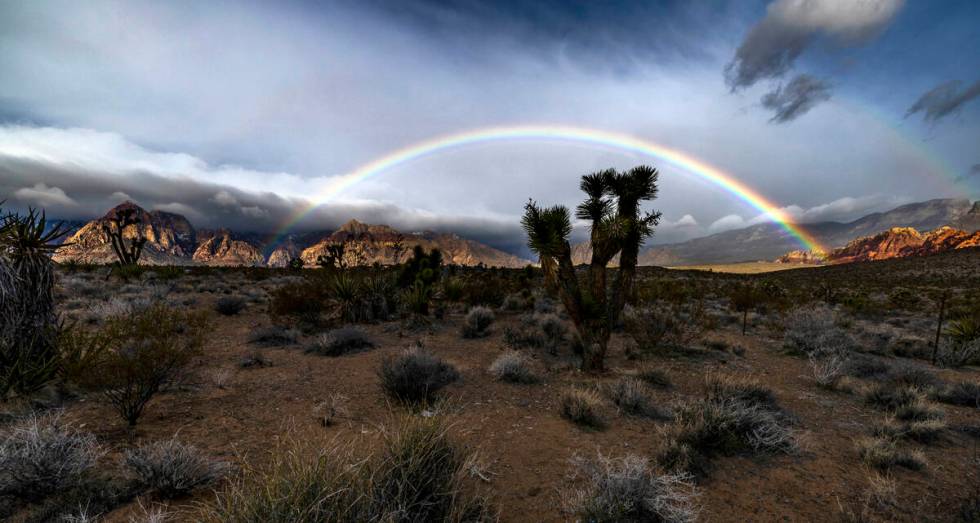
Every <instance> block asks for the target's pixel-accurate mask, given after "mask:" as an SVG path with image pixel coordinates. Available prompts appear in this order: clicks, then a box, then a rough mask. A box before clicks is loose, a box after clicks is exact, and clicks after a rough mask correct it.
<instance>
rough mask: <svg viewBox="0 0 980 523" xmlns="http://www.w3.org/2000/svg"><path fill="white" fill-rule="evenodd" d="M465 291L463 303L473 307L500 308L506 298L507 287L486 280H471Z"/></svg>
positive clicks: (465, 286)
mask: <svg viewBox="0 0 980 523" xmlns="http://www.w3.org/2000/svg"><path fill="white" fill-rule="evenodd" d="M463 289H464V290H463V301H464V302H466V304H468V305H470V306H473V307H475V306H478V305H480V306H484V307H500V306H501V305H502V304H503V303H504V298H505V296H506V287H505V286H504V285H502V284H501V282H499V281H493V280H488V279H485V278H471V279H470V280H468V281H467V282H466V285H464V287H463Z"/></svg>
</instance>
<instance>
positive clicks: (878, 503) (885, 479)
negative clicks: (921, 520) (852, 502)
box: [838, 471, 898, 523]
mask: <svg viewBox="0 0 980 523" xmlns="http://www.w3.org/2000/svg"><path fill="white" fill-rule="evenodd" d="M897 491H898V484H897V482H896V481H895V480H894V479H893V478H891V477H890V476H887V475H884V474H880V473H878V472H874V471H872V472H871V473H869V474H868V488H867V489H866V490H865V492H864V497H863V503H862V504H861V507H860V511H855V510H853V509H851V508H850V507H844V506H843V505H840V503H839V501H838V505H839V506H840V511H839V513H838V519H839V520H840V521H841V523H866V522H871V521H877V519H875V518H874V516H875V515H876V514H882V515H883V517H884V518H885V520H886V521H887V520H891V519H895V518H894V515H893V514H894V511H895V509H897V507H898V500H897V496H896V493H897Z"/></svg>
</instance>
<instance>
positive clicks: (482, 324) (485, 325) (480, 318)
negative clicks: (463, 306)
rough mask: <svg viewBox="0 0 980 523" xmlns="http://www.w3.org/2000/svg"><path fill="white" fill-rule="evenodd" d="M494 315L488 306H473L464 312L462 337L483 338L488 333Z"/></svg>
mask: <svg viewBox="0 0 980 523" xmlns="http://www.w3.org/2000/svg"><path fill="white" fill-rule="evenodd" d="M494 319H495V317H494V315H493V310H491V309H490V308H488V307H479V306H477V307H473V308H472V309H470V312H468V313H466V320H464V322H463V337H464V338H484V337H486V336H489V335H490V326H491V325H493V321H494Z"/></svg>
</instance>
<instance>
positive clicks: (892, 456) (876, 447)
mask: <svg viewBox="0 0 980 523" xmlns="http://www.w3.org/2000/svg"><path fill="white" fill-rule="evenodd" d="M857 451H858V455H860V456H861V459H862V460H863V461H864V462H865V463H866V464H868V465H869V466H872V467H875V468H878V469H887V468H891V467H894V466H900V467H905V468H907V469H910V470H921V469H922V468H924V467H925V466H926V459H925V456H924V455H923V454H922V452H919V451H918V450H908V449H904V448H902V447H899V446H898V443H897V442H896V441H895V440H894V439H891V438H886V437H880V436H876V437H869V438H861V439H859V440H858V441H857Z"/></svg>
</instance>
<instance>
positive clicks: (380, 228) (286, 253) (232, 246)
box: [54, 202, 530, 268]
mask: <svg viewBox="0 0 980 523" xmlns="http://www.w3.org/2000/svg"><path fill="white" fill-rule="evenodd" d="M123 209H132V210H133V211H134V213H135V215H136V216H137V217H138V218H139V220H140V224H139V226H138V227H139V228H138V230H137V229H136V228H133V227H130V228H127V229H126V231H125V236H126V237H127V238H133V237H136V235H137V234H139V235H142V237H144V238H146V240H147V241H146V244H145V245H144V247H143V254H142V257H141V258H140V261H141V263H145V264H148V265H211V266H255V267H262V266H268V267H285V266H287V265H288V264H289V262H290V260H292V259H293V258H300V259H302V260H303V262H304V265H306V266H316V265H317V260H318V258H319V257H320V256H322V255H325V254H326V253H327V252H328V246H329V245H332V244H339V243H344V244H345V246H346V249H345V254H344V258H345V260H346V261H347V262H348V263H349V264H363V265H371V264H374V263H380V264H382V265H386V264H393V263H400V262H403V261H405V260H406V259H408V258H409V257H410V256H411V252H412V249H413V248H414V247H415V246H416V245H418V246H421V247H422V248H423V249H425V250H430V249H434V248H437V249H439V250H441V251H442V254H443V260H444V261H445V262H446V263H449V264H454V265H478V264H481V263H482V264H484V265H487V266H496V267H512V268H517V267H523V266H525V265H527V264H528V263H530V262H529V261H528V260H524V259H521V258H519V257H517V256H514V255H512V254H508V253H506V252H503V251H500V250H498V249H494V248H493V247H490V246H487V245H484V244H482V243H479V242H476V241H473V240H468V239H465V238H461V237H460V236H458V235H455V234H445V233H435V232H429V231H425V232H412V233H402V232H399V231H397V230H395V229H393V228H391V227H389V226H387V225H369V224H364V223H360V222H358V221H356V220H351V221H349V222H347V223H345V224H344V225H342V226H341V227H340V228H339V229H337V230H335V231H319V232H309V233H303V234H294V235H288V236H285V237H284V238H281V239H274V240H270V239H269V238H267V237H263V236H262V235H259V234H254V233H242V232H236V231H231V230H228V229H217V230H210V229H195V228H194V226H193V225H192V224H191V223H190V221H189V220H188V219H187V218H185V217H184V216H182V215H180V214H175V213H170V212H165V211H147V210H145V209H143V208H142V207H139V206H138V205H136V204H134V203H132V202H124V203H122V204H120V205H118V206H116V207H114V208H112V209H111V210H109V212H107V213H106V214H105V216H102V217H101V218H97V219H95V220H92V221H90V222H87V223H84V224H81V225H77V224H68V225H69V226H72V225H76V226H77V230H75V231H74V232H73V233H72V234H71V235H70V236H69V237H68V238H67V239H66V240H65V243H64V245H63V246H62V247H59V248H58V250H57V251H55V254H54V259H55V261H58V262H63V261H68V260H74V261H77V262H80V263H96V264H104V263H112V262H114V261H115V260H116V257H115V254H114V253H113V251H112V246H111V245H110V244H109V242H108V241H107V239H106V238H105V235H104V233H103V224H105V223H107V220H108V219H109V218H110V217H112V216H114V215H115V213H116V212H117V211H119V210H123Z"/></svg>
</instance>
